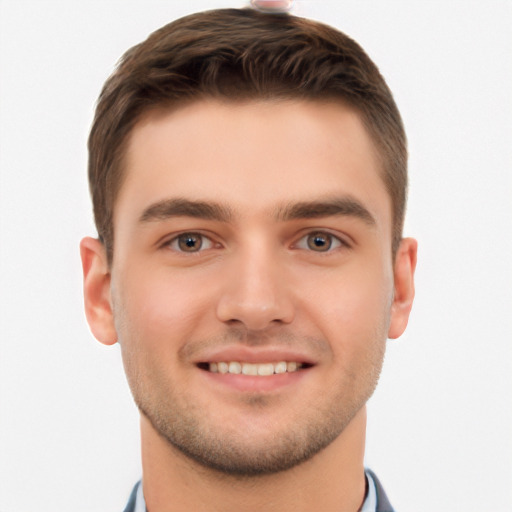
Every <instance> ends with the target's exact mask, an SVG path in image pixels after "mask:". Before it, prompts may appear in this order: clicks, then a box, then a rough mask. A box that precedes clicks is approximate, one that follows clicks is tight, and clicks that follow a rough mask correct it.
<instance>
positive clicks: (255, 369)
mask: <svg viewBox="0 0 512 512" xmlns="http://www.w3.org/2000/svg"><path fill="white" fill-rule="evenodd" d="M300 368H302V363H296V362H295V361H290V362H286V361H279V362H278V363H261V364H254V363H239V362H238V361H230V362H229V363H227V362H219V363H210V364H209V370H210V371H211V372H212V373H223V374H225V373H232V374H235V375H239V374H243V375H260V376H267V375H273V374H275V373H286V372H289V373H292V372H295V371H297V370H299V369H300Z"/></svg>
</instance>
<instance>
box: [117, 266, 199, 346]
mask: <svg viewBox="0 0 512 512" xmlns="http://www.w3.org/2000/svg"><path fill="white" fill-rule="evenodd" d="M135 275H136V274H134V276H135ZM119 282H121V283H123V285H122V286H121V287H120V288H119V289H117V290H116V294H115V297H113V298H114V305H115V308H114V311H115V317H116V318H115V320H116V327H117V328H118V332H119V335H120V341H121V344H122V345H123V344H124V345H131V344H133V343H137V344H138V345H140V346H141V348H142V347H144V349H146V350H148V351H151V352H152V353H159V352H162V351H164V349H165V347H168V346H173V347H175V346H176V344H179V343H183V342H184V340H186V339H187V336H188V335H189V334H190V333H191V331H192V329H193V328H194V326H197V322H198V317H199V316H200V315H204V314H205V310H206V311H207V307H208V306H207V304H208V302H209V299H208V297H207V288H203V289H200V288H199V289H198V287H197V283H195V282H193V281H192V280H190V279H186V278H185V279H179V278H177V275H176V274H174V275H173V274H172V273H171V272H168V273H167V275H157V276H155V277H154V278H152V277H150V276H148V275H147V274H146V275H145V276H144V278H139V279H137V278H136V277H132V276H130V278H124V279H123V280H119Z"/></svg>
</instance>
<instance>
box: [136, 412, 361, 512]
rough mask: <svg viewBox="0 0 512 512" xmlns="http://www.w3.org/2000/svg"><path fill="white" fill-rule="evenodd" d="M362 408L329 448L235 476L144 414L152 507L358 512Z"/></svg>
mask: <svg viewBox="0 0 512 512" xmlns="http://www.w3.org/2000/svg"><path fill="white" fill-rule="evenodd" d="M365 430H366V409H365V407H363V408H362V409H361V410H360V411H359V412H358V413H357V414H356V416H355V417H354V418H353V419H352V421H351V422H350V423H349V425H348V426H347V427H346V428H345V430H344V431H343V432H342V433H341V434H340V435H339V436H338V438H336V439H335V440H334V441H333V442H332V443H331V444H330V445H329V446H327V448H325V449H324V450H322V451H321V452H320V453H318V454H316V455H315V456H314V457H312V458H311V459H310V460H308V461H306V462H304V463H302V464H300V465H298V466H296V467H294V468H292V469H290V470H287V471H282V472H280V473H276V474H272V475H266V476H258V477H247V478H241V477H233V476H229V475H224V474H220V473H218V472H216V471H214V470H210V469H207V468H205V467H203V466H201V465H199V464H197V463H196V462H194V461H192V460H190V459H189V458H188V457H186V456H184V455H183V454H182V453H181V452H179V451H178V450H176V449H175V448H174V447H172V446H170V445H169V443H168V442H167V441H166V440H165V439H163V438H162V437H160V435H159V434H158V433H157V432H156V431H155V430H154V429H153V427H152V425H151V424H150V422H149V421H148V420H147V419H146V418H145V417H144V416H143V415H141V436H142V467H143V488H144V497H145V499H146V505H147V509H148V511H149V512H175V511H178V510H194V511H197V512H203V511H204V512H217V511H220V510H222V511H223V512H235V511H236V512H238V511H239V510H240V503H243V504H244V506H243V509H244V511H247V512H253V511H261V510H265V511H266V512H274V511H279V512H287V511H293V512H306V511H311V510H335V511H338V510H339V511H353V512H356V511H357V510H359V508H360V507H361V505H362V502H363V501H364V494H365V477H364V467H363V458H364V444H365Z"/></svg>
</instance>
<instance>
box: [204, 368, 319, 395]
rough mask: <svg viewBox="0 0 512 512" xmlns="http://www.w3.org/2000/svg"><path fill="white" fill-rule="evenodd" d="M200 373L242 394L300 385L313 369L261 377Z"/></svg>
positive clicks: (266, 391) (214, 383) (213, 382)
mask: <svg viewBox="0 0 512 512" xmlns="http://www.w3.org/2000/svg"><path fill="white" fill-rule="evenodd" d="M200 371H201V372H202V373H203V374H204V375H205V377H206V378H207V379H208V380H209V382H210V383H211V384H213V385H220V386H226V387H228V388H231V389H233V390H235V391H241V392H253V393H254V392H260V393H268V392H271V391H276V390H279V389H282V388H284V387H286V386H292V385H294V384H297V383H299V382H300V381H301V380H302V379H303V378H304V377H305V376H306V374H308V373H309V372H310V371H311V368H304V369H301V370H297V371H295V372H290V373H288V372H286V373H278V374H274V375H265V376H261V377H256V376H253V375H243V374H234V373H213V372H209V371H206V370H200Z"/></svg>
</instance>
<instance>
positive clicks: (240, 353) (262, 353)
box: [195, 346, 316, 365]
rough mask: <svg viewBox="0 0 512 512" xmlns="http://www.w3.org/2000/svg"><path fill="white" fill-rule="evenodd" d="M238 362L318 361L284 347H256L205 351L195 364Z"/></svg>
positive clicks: (304, 362)
mask: <svg viewBox="0 0 512 512" xmlns="http://www.w3.org/2000/svg"><path fill="white" fill-rule="evenodd" d="M229 361H238V362H244V363H253V364H261V363H277V362H279V361H286V362H291V361H294V362H297V363H303V364H308V365H313V364H315V363H316V361H315V360H314V359H313V358H312V357H311V356H308V355H307V354H304V353H301V352H298V351H293V350H291V349H286V348H282V347H264V348H261V349H257V348H254V347H241V346H235V347H222V348H217V349H211V350H209V351H205V352H204V353H203V354H201V355H200V356H199V357H198V358H196V360H195V363H196V364H199V363H220V362H229Z"/></svg>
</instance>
